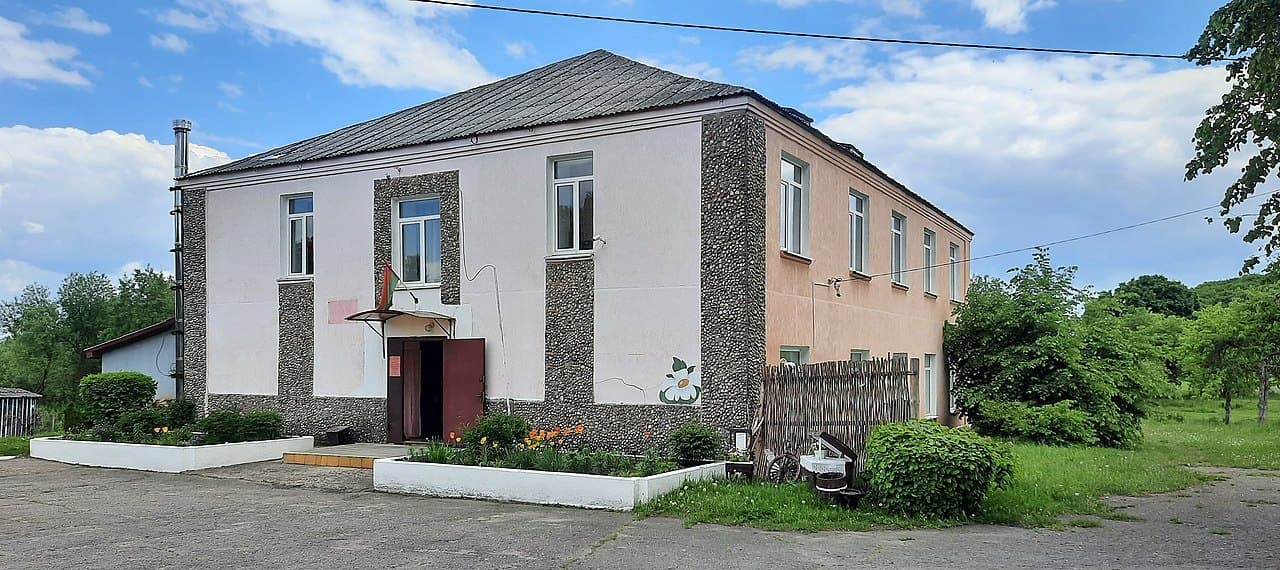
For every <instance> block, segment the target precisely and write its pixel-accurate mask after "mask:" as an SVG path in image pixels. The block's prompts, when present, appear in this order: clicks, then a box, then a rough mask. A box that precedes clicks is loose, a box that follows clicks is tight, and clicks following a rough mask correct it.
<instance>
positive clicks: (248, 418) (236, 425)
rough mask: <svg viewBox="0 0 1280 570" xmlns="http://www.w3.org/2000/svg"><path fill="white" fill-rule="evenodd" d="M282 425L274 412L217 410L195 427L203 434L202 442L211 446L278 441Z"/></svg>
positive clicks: (278, 416)
mask: <svg viewBox="0 0 1280 570" xmlns="http://www.w3.org/2000/svg"><path fill="white" fill-rule="evenodd" d="M282 424H283V421H282V419H281V417H280V414H278V413H276V412H241V411H238V410H219V411H216V412H210V413H209V415H207V416H205V417H204V419H201V420H200V421H199V422H197V424H196V425H197V428H198V429H199V430H200V431H203V432H205V440H204V442H205V443H207V444H211V445H212V444H217V443H237V442H241V441H260V440H264V439H279V438H280V431H281V425H282Z"/></svg>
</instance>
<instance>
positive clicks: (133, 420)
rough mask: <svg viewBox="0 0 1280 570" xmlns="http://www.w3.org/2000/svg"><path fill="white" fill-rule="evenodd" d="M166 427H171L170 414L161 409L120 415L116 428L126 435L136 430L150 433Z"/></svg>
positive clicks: (148, 409) (135, 411)
mask: <svg viewBox="0 0 1280 570" xmlns="http://www.w3.org/2000/svg"><path fill="white" fill-rule="evenodd" d="M165 427H169V412H168V410H164V409H161V408H143V409H141V410H133V411H129V412H125V413H123V414H120V417H119V418H117V419H116V428H117V429H119V430H120V431H122V432H125V433H130V432H132V431H135V430H139V431H142V432H144V433H149V432H154V431H155V430H156V428H165Z"/></svg>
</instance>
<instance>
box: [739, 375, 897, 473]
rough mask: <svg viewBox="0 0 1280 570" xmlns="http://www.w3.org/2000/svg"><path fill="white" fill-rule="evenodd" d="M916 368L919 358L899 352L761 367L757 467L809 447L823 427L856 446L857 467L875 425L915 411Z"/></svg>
mask: <svg viewBox="0 0 1280 570" xmlns="http://www.w3.org/2000/svg"><path fill="white" fill-rule="evenodd" d="M919 374H920V362H919V360H917V359H912V360H910V361H908V360H906V359H901V358H899V359H885V358H876V359H871V360H863V361H858V362H854V361H839V362H819V363H815V364H804V365H794V366H792V365H783V366H767V367H765V371H764V378H763V380H762V383H761V386H760V408H759V409H758V410H757V412H756V425H755V426H753V431H754V432H755V433H754V436H755V437H754V445H753V450H754V452H755V458H756V459H755V461H756V472H757V473H764V470H765V468H766V466H767V461H768V460H769V458H770V457H773V456H778V455H782V454H783V453H786V452H792V453H795V454H796V455H806V454H808V453H810V449H811V448H812V445H813V441H814V438H815V437H816V436H817V434H819V433H821V432H824V431H825V432H827V433H829V434H831V435H833V436H836V437H838V438H840V439H841V440H843V441H844V442H845V443H846V444H848V445H849V446H850V447H851V448H853V450H854V451H856V452H857V454H858V456H857V458H856V466H857V468H858V469H859V470H861V469H862V462H863V450H865V449H866V444H867V437H868V436H870V435H871V430H872V429H873V428H875V427H876V426H878V425H881V424H886V423H891V422H897V421H903V420H908V419H912V418H914V417H915V416H916V402H917V399H918V398H917V395H916V388H915V386H916V382H915V379H916V378H918V377H919ZM765 450H769V452H771V453H766V452H765Z"/></svg>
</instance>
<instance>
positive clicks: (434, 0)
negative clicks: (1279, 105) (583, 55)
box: [409, 0, 1237, 61]
mask: <svg viewBox="0 0 1280 570" xmlns="http://www.w3.org/2000/svg"><path fill="white" fill-rule="evenodd" d="M409 1H411V2H419V3H423V4H436V5H439V6H452V7H456V8H473V9H479V10H493V11H496V12H511V13H516V14H530V15H536V16H553V17H557V18H573V19H578V20H593V21H597V22H615V23H622V24H640V25H645V26H661V27H666V28H682V29H689V30H710V31H715V32H737V33H744V34H758V35H765V36H784V37H790V38H812V39H823V40H842V41H851V42H871V43H882V44H900V45H914V46H930V47H950V48H965V49H986V50H999V51H1017V52H1036V53H1056V54H1068V55H1105V56H1114V57H1137V58H1147V59H1178V60H1186V56H1185V55H1181V54H1171V53H1142V52H1125V51H1099V50H1085V49H1065V48H1042V47H1030V46H1009V45H997V44H974V43H964V42H940V41H929V40H908V39H902V38H880V37H872V36H845V35H839V34H820V33H813V32H792V31H786V30H766V29H760V28H740V27H736V26H718V25H714V24H693V23H688V22H672V21H664V20H645V19H640V18H622V17H617V16H599V15H595V14H581V13H574V12H558V11H554V10H536V9H533V8H516V7H514V6H495V5H491V4H464V3H462V2H456V1H450V0H409ZM1209 59H1211V60H1212V61H1237V58H1232V57H1218V58H1209Z"/></svg>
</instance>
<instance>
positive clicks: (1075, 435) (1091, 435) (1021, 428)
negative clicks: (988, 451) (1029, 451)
mask: <svg viewBox="0 0 1280 570" xmlns="http://www.w3.org/2000/svg"><path fill="white" fill-rule="evenodd" d="M1073 404H1074V402H1072V401H1071V400H1063V401H1061V402H1058V403H1056V404H1049V405H1047V406H1028V405H1026V404H1024V403H1022V402H1000V401H995V400H991V401H986V402H983V403H982V405H981V406H980V412H981V413H979V414H978V415H976V416H975V417H974V419H973V427H974V429H977V430H979V431H981V432H982V433H985V434H989V435H998V436H1002V437H1009V438H1014V439H1021V440H1024V441H1029V442H1032V443H1041V444H1045V445H1078V444H1084V445H1092V444H1094V443H1096V442H1097V440H1098V437H1097V435H1096V434H1095V432H1094V427H1093V426H1094V422H1093V420H1092V419H1091V418H1090V417H1089V414H1087V413H1085V412H1083V411H1081V410H1077V409H1074V408H1072V405H1073Z"/></svg>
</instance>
